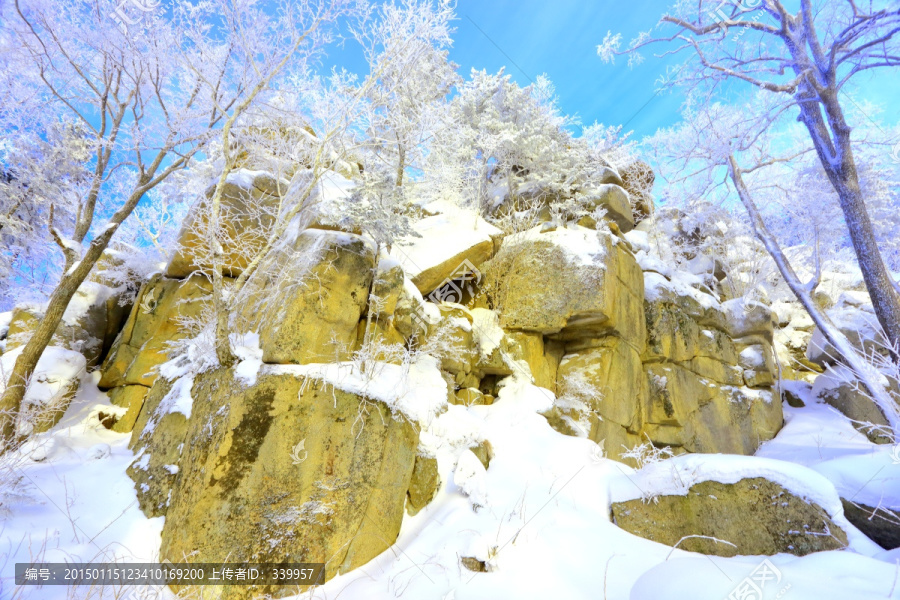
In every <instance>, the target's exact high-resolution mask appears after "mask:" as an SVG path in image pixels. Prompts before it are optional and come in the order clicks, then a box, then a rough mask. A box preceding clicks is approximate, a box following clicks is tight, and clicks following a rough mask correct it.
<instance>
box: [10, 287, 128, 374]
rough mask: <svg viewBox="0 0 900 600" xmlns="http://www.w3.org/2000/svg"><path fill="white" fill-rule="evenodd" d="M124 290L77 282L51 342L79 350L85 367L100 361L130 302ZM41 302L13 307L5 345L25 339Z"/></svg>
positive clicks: (40, 314)
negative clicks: (85, 363) (78, 283)
mask: <svg viewBox="0 0 900 600" xmlns="http://www.w3.org/2000/svg"><path fill="white" fill-rule="evenodd" d="M131 296H132V294H130V293H128V292H127V291H125V290H122V289H117V288H112V287H109V286H106V285H102V284H100V283H96V282H92V281H86V282H84V283H82V284H81V286H79V288H78V290H76V292H75V295H74V296H73V297H72V301H71V302H70V303H69V305H68V307H66V311H65V312H64V313H63V317H62V321H61V322H60V324H59V326H57V328H56V332H55V333H54V334H53V338H52V339H51V340H50V344H51V345H53V346H59V347H61V348H66V349H69V350H74V351H75V352H79V353H81V354H82V355H83V356H84V357H85V360H86V361H87V366H88V367H93V366H96V365H97V364H99V363H100V361H101V360H102V359H103V357H104V356H105V355H106V352H107V351H108V350H109V349H110V346H112V343H113V340H114V339H115V337H116V335H117V334H118V333H119V330H120V329H121V328H122V323H123V322H124V321H125V319H126V317H127V315H128V311H129V309H130V306H131ZM44 309H45V307H44V306H43V305H34V304H26V305H20V306H17V307H16V308H14V309H13V313H12V319H11V321H10V324H9V330H8V332H7V341H6V349H7V350H13V349H15V348H19V347H22V346H24V345H25V344H26V343H28V340H29V339H31V336H32V334H33V333H34V330H35V329H36V328H37V326H38V323H39V322H40V320H41V319H42V318H43V316H44Z"/></svg>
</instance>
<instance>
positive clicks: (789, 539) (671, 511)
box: [612, 477, 847, 556]
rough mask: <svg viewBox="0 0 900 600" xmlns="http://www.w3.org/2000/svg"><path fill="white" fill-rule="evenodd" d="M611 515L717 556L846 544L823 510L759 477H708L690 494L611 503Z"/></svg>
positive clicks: (652, 535)
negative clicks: (722, 480) (727, 479)
mask: <svg viewBox="0 0 900 600" xmlns="http://www.w3.org/2000/svg"><path fill="white" fill-rule="evenodd" d="M612 518H613V520H614V522H615V523H616V525H618V526H619V527H621V528H622V529H625V530H626V531H628V532H630V533H633V534H635V535H638V536H640V537H642V538H646V539H648V540H653V541H656V542H659V543H661V544H665V545H667V546H675V545H676V544H678V547H679V548H681V549H682V550H688V551H691V552H700V553H703V554H712V555H715V556H736V555H770V556H771V555H773V554H778V553H781V552H784V553H788V554H793V555H795V556H805V555H807V554H810V553H811V552H821V551H823V550H838V549H841V548H843V547H845V546H846V545H847V534H846V533H845V532H844V531H843V530H842V529H841V528H839V527H838V526H837V525H835V524H834V522H832V520H831V518H830V517H829V516H828V514H827V513H826V512H825V510H823V509H822V508H821V507H819V506H817V505H815V504H808V503H807V502H805V501H804V500H801V499H800V498H798V497H797V496H795V495H793V494H792V493H790V492H789V491H787V490H786V489H784V488H783V487H782V486H780V485H778V484H777V483H773V482H771V481H769V480H767V479H762V478H759V477H756V478H751V479H742V480H740V481H738V482H737V483H734V484H723V483H718V482H715V481H704V482H701V483H697V484H695V485H693V486H692V487H691V488H690V489H689V490H688V493H687V495H684V496H658V497H657V498H655V499H654V500H653V502H644V501H643V500H640V499H637V500H630V501H628V502H619V503H613V505H612ZM690 536H707V537H713V538H716V539H718V540H723V541H725V542H730V544H733V545H730V544H725V543H721V542H716V541H714V540H710V539H706V538H700V537H690Z"/></svg>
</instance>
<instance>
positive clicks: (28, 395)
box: [0, 346, 87, 436]
mask: <svg viewBox="0 0 900 600" xmlns="http://www.w3.org/2000/svg"><path fill="white" fill-rule="evenodd" d="M20 354H22V350H21V348H16V349H15V350H11V351H10V352H7V353H5V354H4V355H3V356H2V357H0V366H2V373H4V374H9V373H12V371H13V367H14V366H15V364H16V359H18V358H19V355H20ZM86 366H87V365H86V362H85V359H84V356H82V355H81V354H79V353H78V352H75V351H74V350H67V349H65V348H61V347H59V346H48V347H47V349H46V350H44V353H43V354H42V355H41V359H40V361H38V364H37V368H36V369H35V371H34V374H33V375H32V376H31V380H30V381H29V383H28V389H27V390H26V391H25V397H24V398H23V400H22V405H21V409H20V411H19V415H18V417H17V421H16V429H17V432H18V434H19V435H21V436H28V435H32V434H34V433H40V432H43V431H48V430H49V429H50V428H51V427H53V426H54V425H56V424H57V423H58V422H59V420H60V419H61V418H62V416H63V414H64V413H65V412H66V409H67V408H69V404H70V403H71V402H72V398H74V397H75V392H77V391H78V386H79V385H80V383H81V376H82V375H83V374H84V372H85V369H86ZM9 383H10V382H9V381H8V378H7V377H3V378H0V393H2V392H3V391H5V390H6V386H7V385H8V384H9Z"/></svg>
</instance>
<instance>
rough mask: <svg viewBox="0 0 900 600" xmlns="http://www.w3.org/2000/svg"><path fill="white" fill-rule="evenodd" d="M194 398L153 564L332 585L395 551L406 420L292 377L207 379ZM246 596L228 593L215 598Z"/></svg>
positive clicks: (419, 489) (410, 437) (424, 476)
mask: <svg viewBox="0 0 900 600" xmlns="http://www.w3.org/2000/svg"><path fill="white" fill-rule="evenodd" d="M190 396H191V398H192V400H190V405H191V409H190V411H189V412H191V416H190V418H189V419H188V420H187V424H186V430H185V433H184V436H183V439H182V440H181V442H180V443H179V445H178V446H177V448H178V449H179V450H180V451H181V456H180V458H179V460H178V462H177V465H175V467H176V468H175V469H170V470H171V471H173V472H175V473H176V475H175V480H174V482H173V485H172V488H171V497H170V499H169V500H168V502H167V504H168V506H167V507H166V510H165V515H166V521H165V526H164V528H163V532H162V546H161V550H160V556H161V558H165V559H169V560H172V561H176V562H177V561H180V560H182V559H183V557H185V556H191V557H192V560H194V561H197V562H221V561H225V560H228V561H232V562H241V561H246V562H287V563H300V562H322V563H325V572H326V578H331V577H333V576H334V575H336V574H338V573H343V572H347V571H349V570H351V569H354V568H356V567H359V566H361V565H363V564H364V563H366V562H367V561H369V560H370V559H372V558H373V557H375V556H376V555H378V554H380V553H381V552H383V551H384V550H386V549H387V548H388V547H389V546H390V545H391V544H392V543H393V542H394V540H395V539H396V537H397V535H398V533H399V530H400V524H401V521H402V518H403V513H404V508H405V505H406V502H407V496H408V493H409V492H410V490H411V484H412V482H413V476H414V472H416V468H415V467H416V462H417V447H418V433H417V429H416V428H415V427H414V426H413V425H412V424H411V423H410V421H409V420H408V419H405V418H400V417H399V416H395V415H394V414H392V410H391V409H390V408H389V407H388V406H387V405H386V404H384V403H382V402H380V401H376V400H373V399H371V398H366V397H363V396H360V395H357V394H355V393H350V392H346V391H343V390H341V389H338V388H335V387H333V386H332V385H330V384H327V383H325V382H323V381H321V380H318V379H309V378H306V377H303V376H298V375H295V374H293V373H292V372H291V371H290V368H286V369H284V370H282V371H278V370H277V369H276V370H269V371H267V372H263V373H261V374H260V375H259V378H258V380H257V381H256V383H255V384H254V385H252V386H250V387H248V388H242V387H241V386H238V385H235V381H234V374H233V373H232V372H231V371H229V370H217V371H211V372H207V373H204V374H202V375H200V376H198V377H197V379H196V381H195V382H194V383H193V386H192V388H191V391H190ZM182 404H184V403H183V402H182ZM167 414H172V411H171V410H170V411H169V412H168V413H167ZM157 427H158V425H157ZM171 446H172V444H169V447H170V448H171ZM146 453H150V455H151V457H152V451H151V450H150V449H147V450H146ZM139 460H140V459H139ZM166 460H168V459H166ZM149 463H152V460H150V459H148V464H149ZM429 470H430V469H429V467H428V465H426V464H424V463H422V464H420V468H419V471H418V472H417V475H416V479H415V486H414V487H413V488H412V494H413V496H414V497H415V500H414V502H415V503H416V506H417V507H418V508H421V505H422V503H424V502H427V498H426V497H427V496H429V495H430V493H431V492H430V491H429V490H430V489H431V488H432V487H433V485H434V482H433V481H431V479H433V478H432V477H431V476H430V475H429V473H428V472H429ZM252 592H253V593H256V594H264V593H270V594H274V595H276V596H281V595H284V594H286V593H288V590H287V589H254V590H252ZM247 593H248V590H245V589H238V588H236V587H235V588H230V589H229V588H224V589H223V596H222V598H244V597H246V594H247Z"/></svg>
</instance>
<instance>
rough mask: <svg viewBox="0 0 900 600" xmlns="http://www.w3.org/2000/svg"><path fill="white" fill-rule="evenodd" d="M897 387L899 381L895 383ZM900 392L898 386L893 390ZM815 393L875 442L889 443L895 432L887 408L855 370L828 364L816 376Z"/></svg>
mask: <svg viewBox="0 0 900 600" xmlns="http://www.w3.org/2000/svg"><path fill="white" fill-rule="evenodd" d="M893 387H894V388H896V384H895V385H894V386H893ZM892 391H894V392H898V390H896V389H894V390H892ZM812 395H813V397H815V398H818V399H819V400H820V401H822V402H824V403H825V404H828V405H829V406H831V407H833V408H835V409H837V410H838V411H840V412H841V413H842V414H843V415H844V416H846V417H847V418H848V419H850V421H851V423H852V424H853V426H854V427H855V428H856V429H857V430H858V431H860V432H861V433H863V434H864V435H865V436H866V437H867V438H869V441H870V442H872V443H875V444H890V443H892V438H893V436H892V435H891V433H890V431H891V427H890V424H889V422H888V420H887V417H885V415H884V412H882V410H881V409H880V408H879V407H878V405H876V404H875V401H874V400H872V397H871V396H870V395H869V394H868V393H867V392H866V389H865V388H864V387H863V385H862V383H861V382H860V381H859V380H858V379H857V378H856V377H855V376H854V374H853V372H852V371H851V370H850V369H849V368H847V367H845V366H843V365H838V366H835V367H829V368H828V370H827V371H825V372H824V373H822V374H821V375H819V376H818V377H816V379H815V381H814V382H813V388H812Z"/></svg>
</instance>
